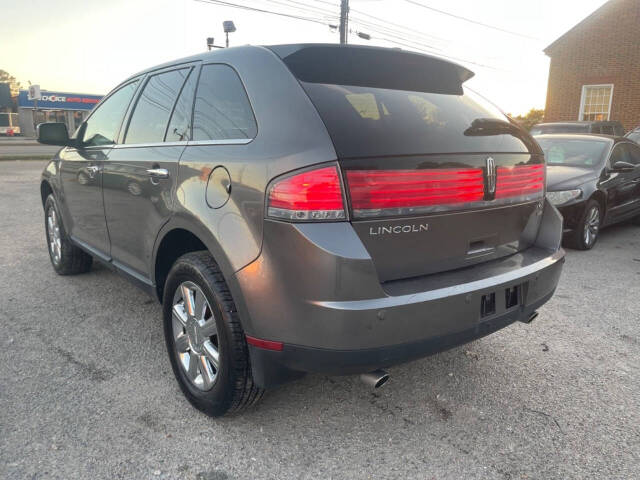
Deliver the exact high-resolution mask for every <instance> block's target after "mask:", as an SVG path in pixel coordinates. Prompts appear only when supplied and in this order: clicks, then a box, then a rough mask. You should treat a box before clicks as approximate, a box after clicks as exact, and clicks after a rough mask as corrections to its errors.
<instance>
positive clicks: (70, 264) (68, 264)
mask: <svg viewBox="0 0 640 480" xmlns="http://www.w3.org/2000/svg"><path fill="white" fill-rule="evenodd" d="M44 227H45V235H46V238H47V247H48V249H49V258H50V260H51V265H53V269H54V270H55V271H56V273H57V274H58V275H77V274H79V273H86V272H88V271H89V270H91V265H92V264H93V257H92V256H91V255H89V254H87V253H85V252H84V251H82V250H81V249H80V248H78V247H76V246H75V245H74V244H73V243H71V240H70V239H69V236H68V235H67V232H66V230H65V229H64V225H62V217H61V215H60V210H59V209H58V205H57V204H56V199H55V198H54V197H53V195H51V194H50V195H49V196H48V197H47V199H46V200H45V203H44Z"/></svg>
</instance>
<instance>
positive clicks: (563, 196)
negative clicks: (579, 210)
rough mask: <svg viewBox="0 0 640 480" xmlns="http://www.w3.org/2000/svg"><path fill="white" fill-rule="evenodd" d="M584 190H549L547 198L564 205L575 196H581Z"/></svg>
mask: <svg viewBox="0 0 640 480" xmlns="http://www.w3.org/2000/svg"><path fill="white" fill-rule="evenodd" d="M581 195H582V190H580V189H577V190H562V191H560V192H547V198H548V199H549V201H550V202H551V203H552V204H553V205H562V204H564V203H567V202H569V201H571V200H573V199H575V198H580V196H581Z"/></svg>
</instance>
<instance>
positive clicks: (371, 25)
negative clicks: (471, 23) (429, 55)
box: [351, 17, 441, 50]
mask: <svg viewBox="0 0 640 480" xmlns="http://www.w3.org/2000/svg"><path fill="white" fill-rule="evenodd" d="M351 20H352V21H353V22H355V23H357V24H359V25H362V26H363V27H365V28H367V29H368V30H371V31H374V32H377V33H382V34H384V35H388V36H390V37H394V38H397V39H399V40H402V41H408V42H411V43H415V44H418V45H422V46H425V47H429V48H432V49H434V50H441V48H439V47H435V46H433V45H428V44H425V43H422V42H424V41H425V39H422V38H419V37H415V36H412V35H407V34H405V33H403V32H400V31H398V30H394V29H389V28H385V27H383V26H380V25H377V24H375V23H370V22H367V21H364V20H361V19H360V18H358V17H351ZM412 39H414V40H412Z"/></svg>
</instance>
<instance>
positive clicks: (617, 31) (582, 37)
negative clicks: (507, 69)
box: [544, 0, 640, 130]
mask: <svg viewBox="0 0 640 480" xmlns="http://www.w3.org/2000/svg"><path fill="white" fill-rule="evenodd" d="M544 52H545V53H546V54H547V55H548V56H549V57H550V58H551V65H550V68H549V86H548V89H547V106H546V109H545V118H544V120H545V122H558V121H573V120H618V121H620V122H621V123H622V124H623V125H624V127H625V129H626V130H630V129H632V128H634V127H637V126H639V125H640V0H610V1H608V2H607V3H605V4H604V5H603V6H602V7H600V8H599V9H598V10H596V11H595V12H593V13H592V14H591V15H589V16H588V17H587V18H585V19H584V20H583V21H582V22H580V23H579V24H577V25H576V26H575V27H573V28H572V29H571V30H569V31H568V32H567V33H565V34H564V35H562V36H561V37H560V38H558V39H557V40H556V41H555V42H553V43H552V44H551V45H549V46H548V47H547V48H546V49H545V50H544Z"/></svg>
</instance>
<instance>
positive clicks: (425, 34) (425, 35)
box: [351, 8, 448, 42]
mask: <svg viewBox="0 0 640 480" xmlns="http://www.w3.org/2000/svg"><path fill="white" fill-rule="evenodd" d="M351 11H352V12H355V13H356V14H358V15H364V16H365V17H368V18H371V19H373V20H377V21H378V22H383V23H384V24H386V25H392V26H394V27H397V28H399V29H400V30H396V32H400V33H404V32H411V33H413V34H414V35H419V36H421V37H424V38H425V39H433V40H442V41H445V42H448V40H445V39H443V38H439V37H436V36H434V35H429V34H427V33H424V32H421V31H420V30H415V29H413V28H409V27H406V26H404V25H399V24H397V23H393V22H390V21H389V20H385V19H384V18H380V17H375V16H373V15H370V14H368V13H365V12H363V11H360V10H356V9H355V8H351ZM369 22H371V21H370V20H369ZM360 23H364V22H362V21H361V22H360ZM379 26H380V27H382V28H385V29H388V30H393V29H391V28H389V27H386V26H384V25H379Z"/></svg>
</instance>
